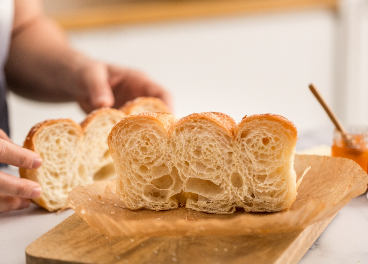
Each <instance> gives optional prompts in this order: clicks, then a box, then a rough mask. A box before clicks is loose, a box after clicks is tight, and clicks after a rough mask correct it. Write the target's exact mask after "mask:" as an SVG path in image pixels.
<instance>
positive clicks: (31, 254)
mask: <svg viewBox="0 0 368 264" xmlns="http://www.w3.org/2000/svg"><path fill="white" fill-rule="evenodd" d="M333 218H334V216H333V217H331V218H329V219H327V220H325V221H321V222H318V223H316V224H313V225H311V226H309V227H307V228H306V229H304V230H302V231H295V232H292V233H285V234H268V235H252V236H226V237H224V236H202V237H201V236H176V237H141V238H138V237H128V238H126V237H125V238H122V237H119V238H111V239H109V238H107V237H106V236H104V235H101V234H100V233H98V232H97V231H95V230H94V229H92V228H91V227H90V226H89V225H88V224H87V223H86V222H84V220H83V219H82V218H80V216H79V215H78V214H74V215H72V216H70V217H69V218H67V219H66V220H64V221H63V222H62V223H60V224H59V225H57V226H56V227H54V228H53V229H51V230H50V231H49V232H47V233H46V234H44V235H43V236H41V237H40V238H38V239H37V240H35V241H34V242H33V243H32V244H30V245H29V246H28V247H27V248H26V261H27V264H45V263H48V264H62V263H154V264H158V263H190V264H194V263H211V264H212V263H297V262H298V261H299V260H300V259H301V258H302V257H303V255H304V254H305V253H306V252H307V251H308V249H309V248H310V247H311V245H312V244H313V243H314V241H315V240H316V239H317V238H318V237H319V235H320V234H321V233H322V232H323V230H324V229H325V228H326V227H327V225H328V224H329V223H330V222H331V221H332V219H333Z"/></svg>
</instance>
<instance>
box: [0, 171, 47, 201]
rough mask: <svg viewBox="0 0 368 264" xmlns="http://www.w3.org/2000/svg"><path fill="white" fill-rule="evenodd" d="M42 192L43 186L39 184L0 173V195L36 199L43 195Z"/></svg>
mask: <svg viewBox="0 0 368 264" xmlns="http://www.w3.org/2000/svg"><path fill="white" fill-rule="evenodd" d="M41 191H42V190H41V186H40V185H39V184H38V183H37V182H34V181H30V180H27V179H21V178H17V177H15V176H12V175H8V174H5V173H3V172H0V195H6V196H12V197H18V198H36V197H38V196H40V195H41Z"/></svg>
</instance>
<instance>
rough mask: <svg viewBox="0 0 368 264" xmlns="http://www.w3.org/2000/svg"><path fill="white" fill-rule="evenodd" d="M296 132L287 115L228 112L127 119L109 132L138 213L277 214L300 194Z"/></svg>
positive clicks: (126, 198) (124, 195)
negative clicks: (236, 115)
mask: <svg viewBox="0 0 368 264" xmlns="http://www.w3.org/2000/svg"><path fill="white" fill-rule="evenodd" d="M296 140H297V131H296V128H295V126H294V125H293V124H292V123H291V122H290V121H288V120H287V119H286V118H283V117H281V116H277V115H272V114H266V115H254V116H250V117H245V118H243V120H242V121H241V122H240V123H239V125H237V124H236V123H235V121H234V120H233V119H232V118H231V117H229V116H227V115H225V114H221V113H201V114H192V115H189V116H187V117H184V118H182V119H180V120H179V121H175V118H174V117H173V116H172V115H168V114H162V113H155V114H153V113H142V114H137V115H131V116H128V117H125V118H124V119H123V120H122V121H121V122H119V123H118V124H117V125H116V126H115V127H114V128H113V129H112V131H111V133H110V135H109V139H108V142H109V147H110V152H111V155H112V158H113V161H114V164H115V168H116V172H117V175H118V184H117V186H118V187H117V188H118V194H119V196H120V198H121V199H122V201H123V202H124V203H125V204H126V206H127V207H128V208H130V209H133V210H137V209H141V208H146V209H151V210H169V209H173V208H176V207H178V206H179V205H180V204H185V206H186V207H187V208H190V209H193V210H198V211H203V212H208V213H219V214H229V213H233V212H234V211H235V210H236V207H241V208H243V209H244V210H245V211H247V212H276V211H281V210H284V209H287V208H289V207H290V206H291V205H292V203H293V202H294V200H295V197H296V175H295V171H294V168H293V162H294V153H295V145H296Z"/></svg>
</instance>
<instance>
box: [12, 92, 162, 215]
mask: <svg viewBox="0 0 368 264" xmlns="http://www.w3.org/2000/svg"><path fill="white" fill-rule="evenodd" d="M137 104H138V105H139V106H138V107H135V103H134V102H129V103H127V105H130V107H129V108H130V109H133V110H134V111H138V110H140V111H145V110H147V109H145V108H144V105H147V106H149V109H153V108H155V104H157V107H156V109H162V105H164V103H163V102H162V101H161V100H160V99H156V100H153V99H152V98H140V100H138V101H137ZM125 116H126V114H125V113H124V112H123V111H121V110H117V109H111V108H102V109H98V110H96V111H94V112H92V113H90V114H89V115H88V116H87V117H86V119H85V120H84V121H83V122H82V123H81V124H80V125H79V124H77V123H75V122H74V121H73V120H70V119H58V120H47V121H45V122H42V123H39V124H37V125H35V126H34V127H33V128H32V129H31V130H30V132H29V134H28V136H27V138H26V140H25V142H24V147H25V148H28V149H31V150H33V151H35V152H37V153H39V154H40V155H41V157H42V159H43V164H42V166H41V167H40V168H39V169H37V170H27V169H20V170H19V173H20V176H21V177H22V178H26V179H30V180H33V181H36V182H38V183H40V185H41V187H42V194H41V196H40V197H39V198H37V199H34V200H33V201H34V202H35V203H36V204H38V205H40V206H41V207H43V208H45V209H47V210H49V211H56V210H58V209H61V208H62V207H63V206H64V205H65V202H66V199H67V196H68V192H69V191H70V190H71V189H72V188H74V187H75V186H76V185H78V184H83V185H84V184H89V183H91V182H93V181H98V180H109V179H114V178H115V177H116V173H115V169H114V165H113V162H112V159H111V156H110V153H109V148H108V145H107V137H108V135H109V133H110V131H111V129H112V127H113V126H114V125H115V124H116V123H118V122H119V121H120V120H121V119H122V118H123V117H125Z"/></svg>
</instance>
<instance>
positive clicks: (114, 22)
mask: <svg viewBox="0 0 368 264" xmlns="http://www.w3.org/2000/svg"><path fill="white" fill-rule="evenodd" d="M44 5H45V10H46V12H47V14H48V15H50V16H51V17H52V18H53V19H55V20H56V21H57V23H59V24H60V26H61V27H63V28H64V29H65V30H66V32H67V34H68V36H69V38H70V42H71V44H72V46H73V47H75V48H76V49H78V50H80V51H82V52H84V53H85V54H87V55H90V56H92V57H93V58H96V59H100V60H104V61H107V62H110V63H114V64H118V65H122V66H126V67H132V68H136V69H139V70H142V71H144V72H146V73H147V74H148V75H149V76H151V77H152V78H153V79H154V80H156V81H157V82H158V83H160V84H161V85H163V86H164V87H166V88H167V89H168V90H169V91H170V92H171V93H172V95H173V99H174V105H175V114H176V116H178V117H183V116H185V115H188V114H190V113H194V112H204V111H216V112H224V113H226V114H228V115H230V116H232V117H233V118H234V119H235V121H237V122H239V121H240V120H241V118H242V117H243V116H244V115H251V114H262V113H274V114H280V115H283V116H285V117H287V118H288V119H290V120H291V121H293V122H294V123H295V125H296V126H297V128H298V130H299V132H300V134H299V135H300V136H299V137H300V140H299V142H300V143H298V144H299V148H300V147H303V146H304V145H305V146H308V143H307V142H305V141H303V135H307V134H308V133H309V135H310V134H311V133H316V131H323V132H324V133H325V134H326V135H327V137H325V139H321V138H319V140H320V141H324V142H313V144H316V143H327V144H328V143H330V142H329V141H331V140H332V131H333V127H332V124H331V122H330V121H329V119H328V118H327V115H326V114H325V112H324V111H323V109H322V107H321V106H320V105H319V104H318V103H317V101H316V99H315V98H314V97H313V95H312V94H311V92H310V91H309V89H308V85H309V84H310V83H314V84H315V86H316V87H317V88H319V90H320V92H321V93H322V95H323V96H324V97H325V99H326V100H327V102H328V103H329V104H330V106H331V107H332V109H333V110H334V111H335V113H336V114H337V116H338V117H339V118H340V119H341V121H342V123H343V124H344V125H348V124H365V125H368V103H367V99H368V49H367V47H368V0H341V1H338V0H151V1H150V0H44ZM9 105H10V109H9V110H10V118H11V129H12V139H13V140H14V141H15V143H17V144H20V145H21V144H23V140H24V139H25V137H26V135H27V133H28V131H29V129H30V128H31V127H32V126H33V125H34V124H36V123H37V122H40V121H43V120H45V119H50V118H52V119H54V118H72V119H73V120H75V121H77V122H80V121H82V120H83V119H84V117H85V115H84V113H83V112H82V111H81V110H80V109H79V106H78V105H77V104H74V103H67V104H45V103H35V102H33V101H28V100H25V99H23V98H20V97H18V96H16V95H14V94H10V98H9ZM317 133H318V132H317ZM303 144H304V145H303Z"/></svg>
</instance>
